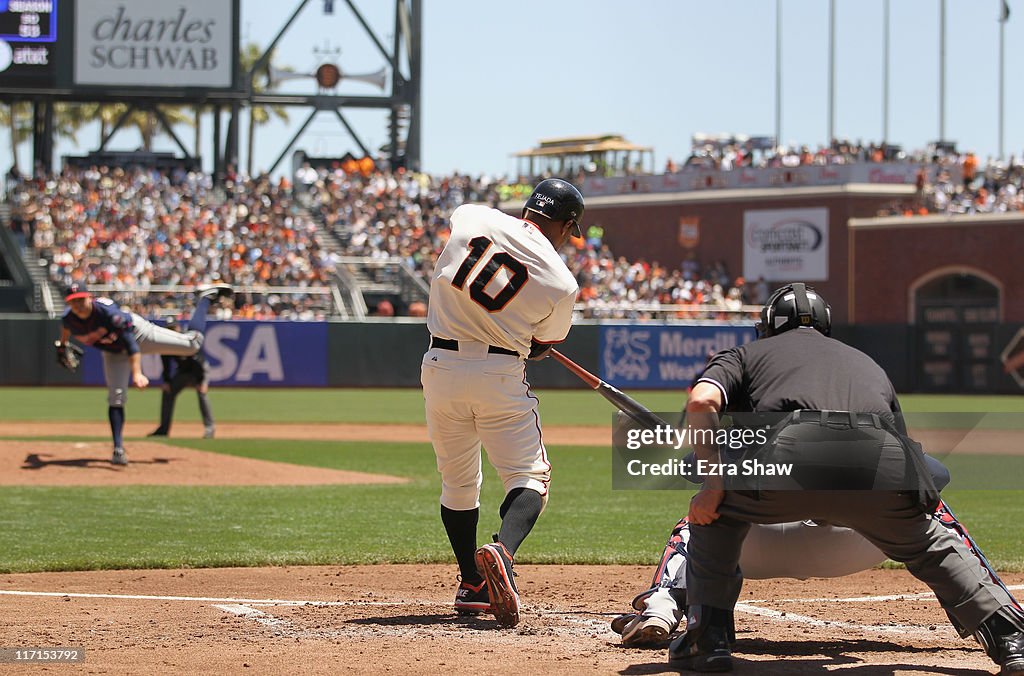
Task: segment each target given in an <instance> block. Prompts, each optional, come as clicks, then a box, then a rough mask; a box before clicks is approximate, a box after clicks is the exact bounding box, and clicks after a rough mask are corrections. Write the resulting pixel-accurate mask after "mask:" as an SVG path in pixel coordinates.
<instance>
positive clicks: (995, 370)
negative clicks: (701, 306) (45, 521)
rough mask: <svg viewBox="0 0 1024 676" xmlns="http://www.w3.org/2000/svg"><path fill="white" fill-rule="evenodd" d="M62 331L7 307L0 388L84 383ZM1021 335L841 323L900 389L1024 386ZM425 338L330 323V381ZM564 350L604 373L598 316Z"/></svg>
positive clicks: (999, 327)
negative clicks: (64, 360)
mask: <svg viewBox="0 0 1024 676" xmlns="http://www.w3.org/2000/svg"><path fill="white" fill-rule="evenodd" d="M643 325H644V324H643V323H636V324H634V326H643ZM751 331H753V329H751ZM59 334H60V322H59V320H57V319H49V318H47V317H42V316H37V315H29V314H11V315H0V386H11V385H29V386H38V385H80V384H82V378H81V375H80V374H78V375H73V374H69V373H67V372H66V371H64V370H63V369H62V368H61V367H60V366H59V365H58V364H57V362H56V359H55V357H54V351H53V341H54V339H55V338H56V337H57V336H58V335H59ZM1018 334H1024V330H1022V328H1021V325H1019V324H992V325H985V326H968V325H951V326H943V327H928V328H927V329H921V328H917V327H914V326H908V325H878V326H872V325H857V326H843V327H836V328H835V329H834V335H835V336H836V337H837V338H839V339H841V340H843V341H844V342H847V343H849V344H851V345H853V346H855V347H857V348H859V349H861V350H863V351H864V352H866V353H867V354H869V355H871V356H872V357H873V358H874V359H875V360H876V361H878V363H879V364H881V366H882V367H883V368H884V369H885V370H886V372H887V373H888V374H889V377H890V378H891V379H892V381H893V384H894V385H895V386H896V389H897V390H898V391H900V392H942V393H968V394H969V393H976V394H1020V393H1022V392H1024V390H1022V388H1021V386H1020V385H1018V382H1017V380H1016V379H1014V378H1012V377H1011V376H1009V375H1007V374H1005V373H1003V368H1002V361H1001V355H1002V354H1003V353H1004V352H1013V351H1014V350H1016V349H1024V338H1021V339H1020V340H1019V341H1018ZM427 339H428V335H427V330H426V325H425V323H424V322H422V321H419V320H411V319H408V318H404V319H397V320H367V321H365V322H349V321H337V322H328V324H327V342H326V355H323V360H322V361H323V363H324V364H325V365H326V366H325V369H326V379H325V383H324V384H325V385H326V386H328V387H418V386H419V370H420V369H419V365H420V360H421V358H422V356H423V352H424V350H425V348H426V345H427ZM1018 342H1019V343H1020V344H1018ZM280 349H281V350H293V351H306V352H309V351H310V350H316V349H319V350H323V347H319V348H315V347H310V346H307V345H303V344H288V345H281V346H280ZM559 349H560V350H561V351H562V352H564V353H565V354H566V355H568V356H569V357H570V358H572V359H573V360H574V361H576V362H577V363H579V364H580V365H582V366H583V367H584V368H586V369H588V370H589V371H591V372H592V373H595V374H598V375H600V374H601V325H600V324H598V323H593V322H591V323H581V324H577V325H576V326H574V327H573V330H572V332H571V333H570V335H569V338H568V340H567V341H566V342H565V343H564V344H563V345H561V346H560V347H559ZM528 375H529V380H530V383H531V384H532V385H534V386H535V387H540V388H578V387H580V382H579V380H578V379H577V378H576V377H575V376H573V375H571V374H570V373H569V372H568V371H566V370H565V369H564V368H563V367H562V366H561V365H559V364H558V363H556V362H554V360H551V359H548V360H544V361H542V362H531V363H530V365H529V369H528ZM1022 382H1024V379H1022ZM253 384H254V385H258V383H253ZM282 384H285V383H282Z"/></svg>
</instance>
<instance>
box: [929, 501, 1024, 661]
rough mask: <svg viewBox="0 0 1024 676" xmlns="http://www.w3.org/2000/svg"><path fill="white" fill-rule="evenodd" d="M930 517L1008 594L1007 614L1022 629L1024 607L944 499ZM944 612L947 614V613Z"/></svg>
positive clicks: (957, 626)
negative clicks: (971, 555)
mask: <svg viewBox="0 0 1024 676" xmlns="http://www.w3.org/2000/svg"><path fill="white" fill-rule="evenodd" d="M932 518H933V519H935V520H937V521H938V522H939V523H941V524H942V525H943V526H944V527H945V528H946V530H947V531H949V533H950V534H951V535H953V537H955V538H957V539H958V540H960V541H961V542H963V543H964V546H966V547H967V548H968V549H969V550H971V554H974V556H975V558H976V559H978V563H979V564H981V567H982V568H984V569H985V572H986V573H988V576H989V579H991V580H992V582H994V583H995V584H997V585H999V586H1000V587H1002V588H1003V591H1005V592H1006V594H1007V596H1009V597H1010V599H1011V600H1012V601H1013V605H1012V606H1008V607H1007V612H1008V614H1009V615H1011V616H1012V617H1013V620H1014V621H1015V622H1016V623H1017V624H1018V625H1019V626H1020V627H1021V628H1022V629H1024V609H1022V608H1021V605H1020V602H1019V601H1017V599H1016V598H1015V597H1014V595H1013V594H1011V593H1010V590H1009V589H1007V588H1006V584H1005V583H1004V582H1003V581H1002V580H1001V579H1000V577H999V574H998V573H996V570H995V568H993V567H992V564H991V563H989V562H988V559H987V558H985V554H984V553H983V552H982V551H981V547H979V546H978V545H977V543H975V542H974V538H972V537H971V535H970V533H968V532H967V528H966V527H965V526H964V525H963V524H962V523H960V521H959V520H958V519H957V518H956V515H955V514H953V510H951V509H950V508H949V505H947V504H946V501H945V500H940V501H939V506H938V507H936V508H935V512H934V513H933V514H932ZM946 614H947V615H949V613H946ZM949 619H950V621H951V622H952V624H953V626H954V627H955V628H956V630H957V631H958V632H959V633H960V635H961V636H966V635H967V633H968V632H966V631H965V630H964V627H962V626H960V623H959V622H957V621H956V620H955V619H954V618H953V616H952V615H949ZM983 645H984V644H983Z"/></svg>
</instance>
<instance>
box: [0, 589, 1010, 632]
mask: <svg viewBox="0 0 1024 676" xmlns="http://www.w3.org/2000/svg"><path fill="white" fill-rule="evenodd" d="M1008 589H1011V590H1019V589H1024V585H1011V586H1008ZM0 595H6V596H42V597H55V598H91V599H120V600H133V601H182V602H193V603H210V604H212V606H213V607H214V608H217V609H218V610H221V611H223V612H227V613H230V614H233V615H236V616H238V617H242V618H245V619H249V620H252V621H254V622H257V623H258V624H261V625H263V626H266V627H269V628H271V629H273V630H274V631H275V633H278V634H282V635H286V636H300V635H308V634H309V632H306V631H304V630H300V629H298V628H296V627H294V625H293V624H292V623H291V622H290V621H288V620H285V619H282V618H279V617H275V616H273V615H271V614H269V613H266V612H263V611H261V610H257V609H256V608H254V607H253V606H261V607H273V606H283V607H289V606H290V607H295V606H312V607H346V606H347V607H359V606H381V607H400V606H437V605H441V604H440V603H439V602H437V601H428V600H411V599H405V600H402V601H362V600H354V601H316V600H296V599H246V598H233V597H227V598H220V597H207V596H159V595H151V594H101V593H86V592H45V591H24V590H0ZM931 597H932V593H931V592H922V593H918V594H885V595H876V596H852V597H847V598H795V599H753V600H749V601H743V602H741V603H737V604H736V610H737V611H738V612H742V613H747V614H750V615H755V616H758V617H764V618H767V619H773V620H778V621H783V622H795V623H798V624H806V625H810V626H814V627H828V628H833V629H834V628H839V629H852V630H858V631H864V632H879V633H883V634H887V633H921V634H930V633H934V631H935V630H933V629H929V628H927V627H922V626H920V625H907V624H887V625H870V624H857V623H853V622H845V621H840V620H821V619H817V618H814V617H810V616H807V615H801V614H798V613H792V612H788V611H780V610H774V609H771V608H762V607H759V606H758V605H757V604H762V603H865V602H872V601H900V600H918V599H926V598H931ZM539 614H543V615H564V616H566V617H565V619H566V620H567V621H568V622H569V623H571V624H575V625H577V626H579V627H585V628H587V629H588V630H597V629H602V628H603V629H606V630H607V627H606V625H605V623H604V622H603V621H601V620H593V619H585V618H577V617H574V616H575V615H576V614H578V613H576V612H569V611H565V612H559V611H551V610H546V611H541V612H540V613H539ZM381 629H382V628H381V627H377V628H376V629H375V633H378V634H379V633H381ZM408 630H409V628H408V627H405V628H401V629H399V628H395V631H396V632H399V633H407V632H408ZM385 633H390V632H385Z"/></svg>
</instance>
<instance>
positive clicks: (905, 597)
mask: <svg viewBox="0 0 1024 676" xmlns="http://www.w3.org/2000/svg"><path fill="white" fill-rule="evenodd" d="M1006 588H1007V589H1009V590H1010V591H1018V590H1021V589H1024V584H1011V585H1006ZM934 596H935V595H934V594H932V592H930V591H929V592H920V593H917V594H885V595H882V596H850V597H848V598H842V599H836V598H803V599H755V600H753V601H743V603H747V604H753V603H825V602H833V603H869V602H871V601H914V600H917V599H928V598H934Z"/></svg>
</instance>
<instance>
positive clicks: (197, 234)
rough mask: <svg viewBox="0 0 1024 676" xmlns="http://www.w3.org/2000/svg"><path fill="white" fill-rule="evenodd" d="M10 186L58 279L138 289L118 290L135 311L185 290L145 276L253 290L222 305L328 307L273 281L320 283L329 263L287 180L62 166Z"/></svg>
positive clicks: (159, 309) (236, 310)
mask: <svg viewBox="0 0 1024 676" xmlns="http://www.w3.org/2000/svg"><path fill="white" fill-rule="evenodd" d="M8 194H9V201H10V203H11V208H12V221H18V222H20V223H21V224H22V225H21V229H22V230H23V231H27V232H29V233H30V234H31V244H32V246H33V247H34V248H35V251H36V253H37V255H38V256H39V258H40V259H41V260H42V261H45V263H46V265H47V269H48V272H49V278H50V279H51V280H52V281H53V282H54V283H55V285H56V286H57V287H58V288H63V287H64V286H66V285H67V284H69V283H71V282H72V281H84V282H86V283H87V284H89V285H98V286H110V287H113V288H114V289H115V290H117V289H136V290H142V292H139V293H130V294H129V293H124V294H116V293H115V295H116V296H120V297H119V300H121V301H122V302H124V303H125V304H128V305H131V306H132V308H133V309H134V310H135V311H137V312H141V313H142V314H146V315H161V314H168V313H170V312H173V311H174V310H175V309H176V308H179V306H180V305H181V303H180V302H179V300H180V299H176V298H163V297H161V296H160V295H159V294H155V293H154V294H147V293H144V292H145V290H147V289H149V288H150V287H153V286H162V285H183V286H186V287H194V286H197V285H201V284H205V283H216V282H227V283H230V284H232V285H234V286H236V287H239V288H242V289H247V290H248V291H247V292H246V293H241V294H239V295H238V299H237V301H236V303H235V307H233V308H229V307H224V308H220V309H219V310H218V314H219V315H221V316H223V315H225V314H227V313H228V312H229V311H230V312H231V314H232V315H233V316H235V317H243V318H267V317H280V318H293V319H315V318H322V317H324V316H326V312H327V308H326V307H325V306H324V305H323V304H322V303H320V302H319V300H320V298H319V297H318V296H315V295H312V294H308V293H301V292H300V293H280V292H271V291H272V289H271V287H291V288H294V289H296V290H297V291H301V290H302V289H303V288H305V287H314V286H316V287H322V286H324V285H326V284H328V283H329V280H330V277H331V274H332V272H333V269H334V262H333V261H332V260H331V257H330V256H329V255H327V254H326V253H325V252H324V251H323V250H322V249H321V247H320V246H319V244H318V243H317V241H316V239H315V237H314V235H315V233H316V230H317V226H316V224H315V223H314V222H313V221H312V220H311V219H310V218H309V217H308V216H304V215H303V214H302V212H301V210H300V209H299V208H298V206H297V205H296V204H295V203H294V201H293V199H292V196H291V191H290V189H289V186H288V185H287V184H275V183H273V182H271V181H269V180H268V179H266V178H265V177H263V178H256V179H252V180H246V179H239V178H237V177H229V180H228V181H226V183H225V185H224V186H222V187H216V188H215V187H214V185H213V181H212V179H211V177H210V176H209V175H208V174H203V173H196V172H184V171H180V172H173V173H170V174H168V173H160V172H157V171H152V170H145V169H139V168H134V169H128V170H125V169H121V168H106V167H100V168H96V167H93V168H88V169H75V168H70V167H65V168H64V170H63V171H62V172H61V173H60V174H59V175H54V176H48V177H40V178H32V179H21V180H18V181H16V182H14V184H13V185H11V186H10V190H9V193H8ZM26 224H28V225H27V227H26Z"/></svg>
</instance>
